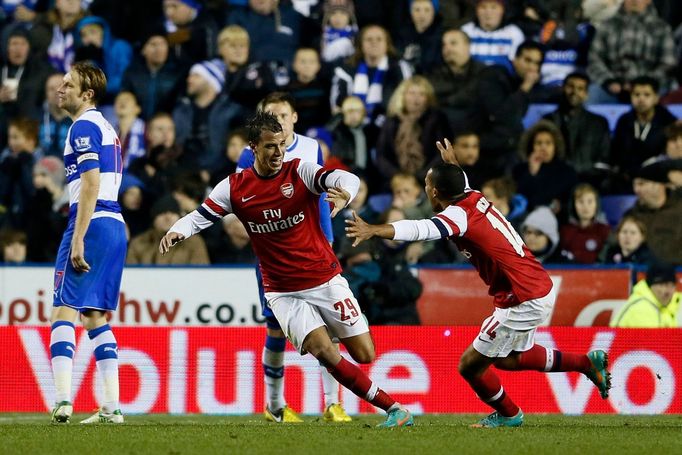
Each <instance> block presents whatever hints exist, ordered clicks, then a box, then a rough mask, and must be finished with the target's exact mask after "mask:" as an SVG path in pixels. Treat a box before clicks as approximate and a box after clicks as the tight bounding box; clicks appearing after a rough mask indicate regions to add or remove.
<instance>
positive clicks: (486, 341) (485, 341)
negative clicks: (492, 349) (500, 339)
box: [478, 335, 490, 343]
mask: <svg viewBox="0 0 682 455" xmlns="http://www.w3.org/2000/svg"><path fill="white" fill-rule="evenodd" d="M478 339H479V340H481V341H482V342H484V343H490V341H489V340H484V339H483V338H481V337H480V335H479V337H478Z"/></svg>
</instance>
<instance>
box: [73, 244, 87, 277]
mask: <svg viewBox="0 0 682 455" xmlns="http://www.w3.org/2000/svg"><path fill="white" fill-rule="evenodd" d="M71 265H72V266H73V268H74V269H76V272H89V271H90V264H88V263H87V262H85V242H84V241H83V239H75V238H74V239H73V240H72V241H71Z"/></svg>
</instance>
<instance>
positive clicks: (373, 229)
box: [346, 210, 395, 246]
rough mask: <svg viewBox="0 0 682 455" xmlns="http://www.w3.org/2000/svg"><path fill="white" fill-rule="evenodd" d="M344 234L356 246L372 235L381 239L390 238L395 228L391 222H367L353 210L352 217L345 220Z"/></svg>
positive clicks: (393, 234)
mask: <svg viewBox="0 0 682 455" xmlns="http://www.w3.org/2000/svg"><path fill="white" fill-rule="evenodd" d="M346 224H347V225H348V226H346V236H347V237H350V238H352V239H355V240H354V241H353V246H358V245H359V244H361V243H362V242H364V241H365V240H369V239H371V238H372V237H375V236H376V237H379V238H382V239H392V238H393V237H394V236H395V229H394V228H393V225H391V224H367V222H366V221H365V220H363V219H362V218H361V217H360V216H359V215H358V214H357V213H355V210H353V217H352V218H351V219H350V220H346Z"/></svg>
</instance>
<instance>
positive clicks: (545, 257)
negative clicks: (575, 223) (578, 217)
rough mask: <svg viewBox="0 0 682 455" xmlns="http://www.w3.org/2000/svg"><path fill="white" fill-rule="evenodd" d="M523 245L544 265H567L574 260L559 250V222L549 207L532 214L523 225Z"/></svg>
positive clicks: (538, 208)
mask: <svg viewBox="0 0 682 455" xmlns="http://www.w3.org/2000/svg"><path fill="white" fill-rule="evenodd" d="M521 236H522V238H523V243H525V244H526V246H527V247H528V249H529V250H530V251H531V252H532V253H533V255H534V256H535V258H536V259H537V260H538V261H540V262H541V263H543V264H565V263H570V262H572V258H571V257H570V256H568V255H566V254H565V253H564V252H563V251H562V250H561V249H560V248H559V222H558V221H557V219H556V216H555V215H554V212H552V210H551V209H550V208H549V207H545V206H544V205H543V206H540V207H537V208H536V209H535V210H533V211H532V212H530V213H529V214H528V216H527V217H526V219H525V220H524V221H523V224H522V225H521Z"/></svg>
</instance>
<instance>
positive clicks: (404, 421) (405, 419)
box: [398, 416, 410, 427]
mask: <svg viewBox="0 0 682 455" xmlns="http://www.w3.org/2000/svg"><path fill="white" fill-rule="evenodd" d="M408 420H410V416H407V417H405V418H404V419H402V420H398V426H399V427H402V426H403V425H405V424H406V423H407V421H408Z"/></svg>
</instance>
